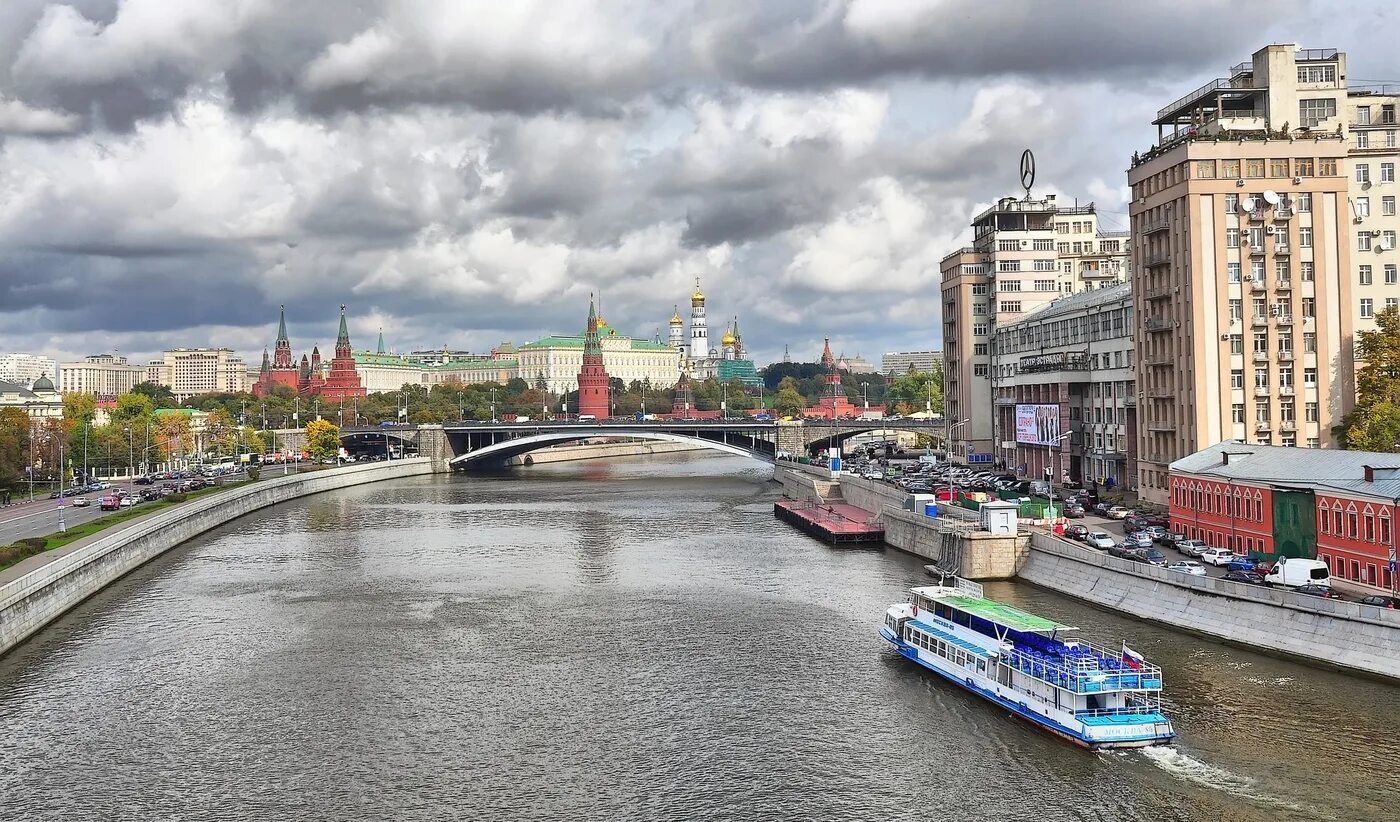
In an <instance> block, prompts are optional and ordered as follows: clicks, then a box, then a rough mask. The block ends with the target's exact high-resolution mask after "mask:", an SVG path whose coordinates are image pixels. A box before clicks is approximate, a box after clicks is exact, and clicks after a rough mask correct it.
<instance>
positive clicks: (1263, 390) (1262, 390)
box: [1254, 385, 1269, 397]
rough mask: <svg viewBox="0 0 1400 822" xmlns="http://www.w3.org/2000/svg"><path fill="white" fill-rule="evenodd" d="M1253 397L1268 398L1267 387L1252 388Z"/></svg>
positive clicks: (1257, 386)
mask: <svg viewBox="0 0 1400 822" xmlns="http://www.w3.org/2000/svg"><path fill="white" fill-rule="evenodd" d="M1254 396H1256V397H1268V396H1269V386H1267V385H1256V386H1254Z"/></svg>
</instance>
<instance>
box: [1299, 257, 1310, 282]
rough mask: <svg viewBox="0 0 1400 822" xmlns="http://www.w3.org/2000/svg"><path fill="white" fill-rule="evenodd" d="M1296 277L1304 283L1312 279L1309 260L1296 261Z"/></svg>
mask: <svg viewBox="0 0 1400 822" xmlns="http://www.w3.org/2000/svg"><path fill="white" fill-rule="evenodd" d="M1298 279H1300V280H1302V281H1303V282H1305V283H1310V282H1312V281H1313V264H1312V262H1310V261H1309V262H1301V263H1298Z"/></svg>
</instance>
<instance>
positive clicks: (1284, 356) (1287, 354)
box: [1278, 351, 1293, 362]
mask: <svg viewBox="0 0 1400 822" xmlns="http://www.w3.org/2000/svg"><path fill="white" fill-rule="evenodd" d="M1278 361H1279V362H1293V352H1292V351H1280V352H1278Z"/></svg>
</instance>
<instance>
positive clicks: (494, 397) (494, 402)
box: [491, 388, 496, 422]
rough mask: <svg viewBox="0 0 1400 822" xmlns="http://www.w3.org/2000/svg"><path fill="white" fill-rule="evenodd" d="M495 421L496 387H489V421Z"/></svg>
mask: <svg viewBox="0 0 1400 822" xmlns="http://www.w3.org/2000/svg"><path fill="white" fill-rule="evenodd" d="M495 421H496V389H494V388H492V389H491V422H495Z"/></svg>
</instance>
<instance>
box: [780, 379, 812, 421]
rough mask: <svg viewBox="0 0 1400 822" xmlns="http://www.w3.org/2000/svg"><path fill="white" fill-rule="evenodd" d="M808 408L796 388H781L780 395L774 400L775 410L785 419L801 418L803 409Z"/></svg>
mask: <svg viewBox="0 0 1400 822" xmlns="http://www.w3.org/2000/svg"><path fill="white" fill-rule="evenodd" d="M788 379H791V378H788ZM806 406H807V404H806V402H805V401H804V400H803V398H802V395H801V394H799V393H797V389H796V388H792V387H788V388H779V389H778V395H777V396H776V397H774V398H773V410H775V411H777V412H778V413H779V414H780V415H782V416H784V417H799V416H801V415H802V409H803V408H805V407H806Z"/></svg>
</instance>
